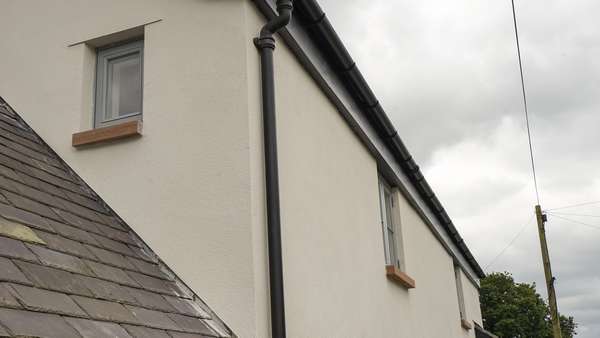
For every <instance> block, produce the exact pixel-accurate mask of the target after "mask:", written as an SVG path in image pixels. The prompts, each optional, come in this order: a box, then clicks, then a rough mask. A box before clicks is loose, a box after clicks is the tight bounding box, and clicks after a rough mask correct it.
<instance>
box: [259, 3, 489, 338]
mask: <svg viewBox="0 0 600 338" xmlns="http://www.w3.org/2000/svg"><path fill="white" fill-rule="evenodd" d="M250 12H255V11H252V10H251V11H250ZM250 17H251V20H248V24H249V31H250V32H255V31H257V30H258V28H259V27H260V25H261V24H262V22H263V21H262V17H261V16H260V15H257V14H252V15H250ZM250 60H251V61H250V62H249V66H250V67H252V65H253V64H255V65H258V63H259V59H258V55H257V54H255V53H250ZM252 60H253V61H252ZM249 74H250V75H251V76H250V78H249V83H250V84H249V88H250V90H252V89H253V88H255V89H256V90H255V94H253V95H252V94H251V95H250V96H251V97H257V96H258V95H259V93H260V92H259V88H257V87H253V86H252V82H253V81H254V82H255V83H257V84H258V83H260V82H259V78H258V73H253V72H249ZM253 76H254V77H255V78H254V80H253V79H252V77H253ZM275 83H276V98H277V107H278V108H277V111H278V113H277V114H278V115H277V118H278V120H277V121H278V137H279V139H278V141H279V158H280V186H281V203H282V225H283V240H284V241H283V245H284V283H285V290H286V311H287V312H286V316H287V318H289V319H288V334H289V336H290V337H423V338H430V337H474V331H473V330H470V331H466V330H464V329H463V328H462V327H461V325H460V313H459V306H458V298H457V294H456V286H455V277H454V276H455V274H454V267H453V262H452V259H451V257H450V256H449V255H448V253H447V252H446V251H445V249H444V248H443V247H442V245H441V244H440V243H439V241H438V240H437V239H436V238H435V236H434V235H433V234H432V233H431V231H430V229H429V228H428V227H427V226H426V224H425V223H424V222H423V220H422V219H421V218H420V216H419V215H418V214H417V213H416V211H414V210H413V209H412V207H411V206H410V205H409V204H408V202H407V201H406V200H404V199H403V198H402V197H401V196H400V195H398V197H400V218H401V223H402V226H401V227H402V232H403V233H402V235H403V236H402V237H403V242H404V243H405V246H404V252H405V263H406V266H407V272H408V274H409V275H411V277H414V278H415V280H416V283H417V287H416V288H415V289H412V290H410V291H407V290H406V289H404V288H402V287H401V286H399V285H396V284H395V283H393V282H391V281H389V280H388V279H387V278H386V276H385V268H384V267H385V262H384V249H383V241H382V232H381V225H380V223H379V220H380V218H379V217H380V216H379V215H380V214H379V212H380V211H379V200H378V196H379V193H378V171H377V163H376V161H375V159H374V158H373V157H372V155H371V154H370V153H369V152H368V150H367V149H366V147H364V146H363V144H362V143H361V142H360V141H359V140H358V138H357V137H356V135H355V134H354V133H353V132H352V130H351V129H350V127H349V126H348V125H347V123H346V122H345V121H344V120H343V118H342V117H341V115H340V114H339V113H338V112H337V111H336V109H335V107H334V106H333V105H332V104H331V103H330V102H329V101H328V99H327V98H326V97H325V95H324V94H323V93H322V92H321V91H320V89H318V87H317V86H316V85H315V83H314V82H313V80H312V79H311V78H310V77H309V76H308V75H307V74H306V72H305V71H304V70H303V69H302V67H301V66H300V64H299V63H298V62H296V61H295V59H294V56H293V55H292V54H291V52H290V51H289V50H288V49H287V48H286V47H285V46H284V44H283V43H282V42H281V41H280V40H279V41H278V47H277V49H276V50H275ZM251 109H252V108H251ZM259 109H260V106H259V105H258V106H257V107H255V110H259ZM256 118H260V115H257V116H256ZM257 155H258V154H257ZM254 157H256V156H254ZM462 276H463V277H464V278H463V288H464V292H465V299H467V300H468V302H469V303H468V305H467V317H468V319H469V320H475V321H477V322H478V323H481V315H480V313H479V312H478V310H475V309H474V308H475V307H476V308H477V309H478V307H479V302H478V292H477V289H476V287H475V286H474V285H473V284H472V282H471V281H470V280H468V279H467V278H466V276H465V275H464V274H463V275H462Z"/></svg>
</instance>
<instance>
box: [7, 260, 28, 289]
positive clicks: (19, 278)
mask: <svg viewBox="0 0 600 338" xmlns="http://www.w3.org/2000/svg"><path fill="white" fill-rule="evenodd" d="M0 280H1V281H5V282H18V283H23V284H31V282H30V281H29V279H27V277H25V275H24V274H23V273H22V272H21V270H19V268H18V267H17V266H16V265H15V264H14V263H13V262H12V261H11V260H10V259H7V258H4V257H0Z"/></svg>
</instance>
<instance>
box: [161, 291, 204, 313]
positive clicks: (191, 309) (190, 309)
mask: <svg viewBox="0 0 600 338" xmlns="http://www.w3.org/2000/svg"><path fill="white" fill-rule="evenodd" d="M163 297H164V298H165V299H166V300H167V302H169V304H171V305H173V307H174V308H175V309H177V312H179V313H181V314H184V315H188V316H193V317H200V318H210V315H209V314H208V313H207V312H206V311H205V310H204V309H203V308H202V306H200V305H199V304H197V303H195V302H194V301H192V300H189V299H183V298H177V297H171V296H166V295H165V296H163Z"/></svg>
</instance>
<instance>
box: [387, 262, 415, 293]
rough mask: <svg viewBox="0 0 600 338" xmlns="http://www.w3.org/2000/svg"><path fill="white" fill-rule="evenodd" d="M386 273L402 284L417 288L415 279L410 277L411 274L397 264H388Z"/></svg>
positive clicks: (391, 278) (409, 287)
mask: <svg viewBox="0 0 600 338" xmlns="http://www.w3.org/2000/svg"><path fill="white" fill-rule="evenodd" d="M385 274H386V275H387V278H388V279H390V280H392V281H394V282H396V283H398V284H400V285H402V286H403V287H405V288H407V289H414V288H415V280H414V279H412V278H410V276H409V275H407V274H406V273H404V272H402V271H400V269H398V268H397V267H396V266H395V265H386V267H385Z"/></svg>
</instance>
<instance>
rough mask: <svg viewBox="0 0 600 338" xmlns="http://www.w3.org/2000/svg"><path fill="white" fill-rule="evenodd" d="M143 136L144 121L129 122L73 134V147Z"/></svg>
mask: <svg viewBox="0 0 600 338" xmlns="http://www.w3.org/2000/svg"><path fill="white" fill-rule="evenodd" d="M141 135H142V121H140V120H136V121H129V122H124V123H120V124H116V125H114V126H108V127H102V128H96V129H91V130H86V131H82V132H79V133H75V134H73V139H72V144H73V147H81V146H86V145H91V144H97V143H100V142H108V141H113V140H118V139H122V138H128V137H133V136H141Z"/></svg>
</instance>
